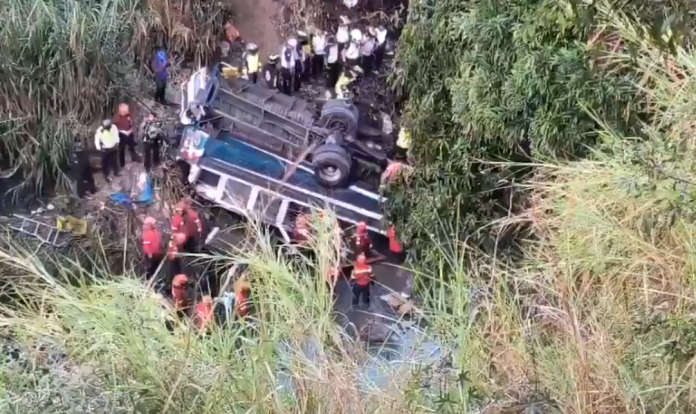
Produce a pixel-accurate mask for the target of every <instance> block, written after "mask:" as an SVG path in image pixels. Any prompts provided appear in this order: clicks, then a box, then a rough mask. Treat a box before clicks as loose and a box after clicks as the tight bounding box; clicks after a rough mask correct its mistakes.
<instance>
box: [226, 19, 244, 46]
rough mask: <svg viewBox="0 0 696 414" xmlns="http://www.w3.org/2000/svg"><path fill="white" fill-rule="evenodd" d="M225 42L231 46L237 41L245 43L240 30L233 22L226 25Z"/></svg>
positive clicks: (230, 21)
mask: <svg viewBox="0 0 696 414" xmlns="http://www.w3.org/2000/svg"><path fill="white" fill-rule="evenodd" d="M224 28H225V40H227V43H229V44H230V45H233V44H235V43H236V42H237V41H239V42H243V40H242V36H241V35H240V33H239V30H237V28H236V27H235V25H234V22H232V20H229V21H227V23H225V26H224Z"/></svg>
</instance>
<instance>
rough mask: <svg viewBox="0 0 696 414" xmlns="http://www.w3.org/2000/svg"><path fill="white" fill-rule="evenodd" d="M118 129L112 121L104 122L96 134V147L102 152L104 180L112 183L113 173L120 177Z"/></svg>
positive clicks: (106, 120)
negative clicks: (111, 175)
mask: <svg viewBox="0 0 696 414" xmlns="http://www.w3.org/2000/svg"><path fill="white" fill-rule="evenodd" d="M118 140H119V134H118V128H116V125H113V124H112V123H111V120H110V119H105V120H103V121H102V126H100V127H99V128H97V132H96V134H94V147H95V148H96V149H97V151H101V160H102V172H103V173H104V179H105V180H106V181H107V182H111V177H109V175H110V174H111V173H112V172H113V174H114V176H117V175H118V172H119V169H118Z"/></svg>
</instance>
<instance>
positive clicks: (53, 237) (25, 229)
mask: <svg viewBox="0 0 696 414" xmlns="http://www.w3.org/2000/svg"><path fill="white" fill-rule="evenodd" d="M13 216H14V217H16V218H18V219H21V220H22V223H21V225H16V224H11V225H10V228H11V229H13V230H17V231H18V232H20V233H24V234H27V235H29V236H32V237H35V238H37V239H39V240H41V242H42V243H48V244H50V245H51V246H55V247H63V246H65V245H66V244H67V243H68V241H67V240H59V238H60V237H61V236H63V235H64V234H66V233H64V232H62V231H60V230H58V228H57V227H54V226H51V225H50V224H46V223H43V222H40V221H38V220H34V219H31V218H29V217H24V216H20V215H17V214H13ZM41 230H44V231H43V232H42V231H41ZM46 230H48V231H47V232H46ZM43 233H45V234H43Z"/></svg>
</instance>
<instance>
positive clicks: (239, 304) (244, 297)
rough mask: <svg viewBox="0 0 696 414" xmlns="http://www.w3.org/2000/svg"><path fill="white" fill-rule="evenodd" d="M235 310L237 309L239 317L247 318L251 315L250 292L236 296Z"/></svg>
mask: <svg viewBox="0 0 696 414" xmlns="http://www.w3.org/2000/svg"><path fill="white" fill-rule="evenodd" d="M235 308H236V309H237V315H239V316H241V317H245V316H247V315H248V314H249V311H250V310H251V306H250V305H249V292H247V291H241V292H239V293H237V294H236V296H235Z"/></svg>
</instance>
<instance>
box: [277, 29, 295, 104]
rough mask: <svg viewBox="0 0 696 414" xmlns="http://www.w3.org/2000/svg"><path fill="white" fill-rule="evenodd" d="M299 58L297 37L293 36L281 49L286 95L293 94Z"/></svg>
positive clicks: (282, 77) (283, 82)
mask: <svg viewBox="0 0 696 414" xmlns="http://www.w3.org/2000/svg"><path fill="white" fill-rule="evenodd" d="M297 60H299V57H298V56H297V39H295V38H292V37H291V38H290V39H288V41H287V42H286V43H285V44H284V45H283V47H282V48H281V50H280V80H281V86H282V92H283V93H284V94H286V95H292V90H293V88H292V86H293V85H292V84H293V78H294V76H295V62H296V61H297Z"/></svg>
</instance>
